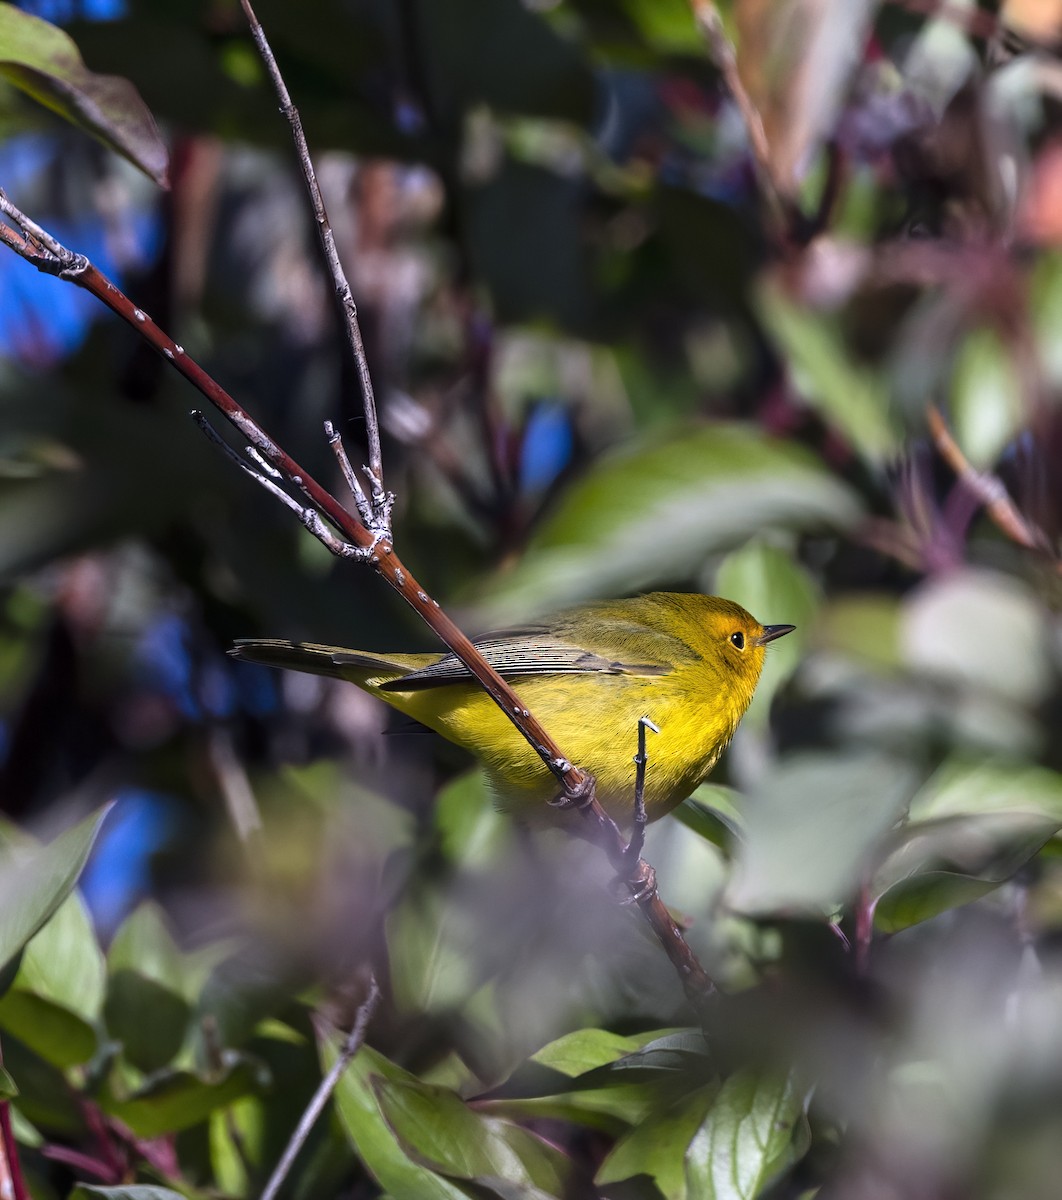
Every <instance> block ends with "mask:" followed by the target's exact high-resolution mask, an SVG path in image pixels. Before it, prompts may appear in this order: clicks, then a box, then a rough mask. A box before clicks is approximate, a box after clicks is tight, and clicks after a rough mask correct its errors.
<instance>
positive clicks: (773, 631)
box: [756, 625, 796, 646]
mask: <svg viewBox="0 0 1062 1200" xmlns="http://www.w3.org/2000/svg"><path fill="white" fill-rule="evenodd" d="M794 629H796V626H795V625H764V627H763V633H761V634H760V636H759V637H758V638H756V645H757V646H766V645H767V643H768V642H773V641H774V640H775V638H780V637H785V635H786V634H787V633H792V632H793V630H794Z"/></svg>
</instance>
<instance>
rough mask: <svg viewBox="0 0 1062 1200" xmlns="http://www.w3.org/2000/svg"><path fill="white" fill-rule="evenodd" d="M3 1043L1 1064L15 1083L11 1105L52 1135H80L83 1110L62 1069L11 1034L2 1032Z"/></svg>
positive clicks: (82, 1125) (28, 1120) (82, 1131)
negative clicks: (13, 1099) (15, 1088)
mask: <svg viewBox="0 0 1062 1200" xmlns="http://www.w3.org/2000/svg"><path fill="white" fill-rule="evenodd" d="M3 1043H4V1067H5V1068H6V1069H7V1070H8V1071H9V1072H10V1073H11V1078H12V1079H14V1080H15V1081H16V1082H17V1083H18V1098H17V1099H16V1100H15V1101H14V1109H16V1110H17V1111H18V1112H19V1113H21V1115H22V1116H23V1117H24V1118H25V1120H26V1121H27V1122H29V1123H31V1125H35V1126H39V1127H40V1128H41V1129H46V1130H48V1132H49V1136H51V1137H54V1136H56V1135H57V1134H61V1135H63V1136H64V1137H69V1138H72V1139H77V1138H79V1137H81V1136H82V1135H83V1134H84V1131H85V1118H84V1113H83V1112H82V1110H81V1107H80V1104H79V1101H78V1098H77V1096H76V1095H75V1093H74V1091H73V1089H72V1088H71V1087H70V1083H69V1081H68V1079H67V1077H66V1075H65V1074H64V1072H63V1071H62V1070H60V1068H58V1067H56V1066H53V1065H52V1064H51V1063H49V1062H46V1061H45V1060H44V1059H43V1058H41V1057H40V1055H38V1054H35V1053H34V1052H33V1051H32V1050H30V1048H29V1047H28V1046H26V1045H25V1043H24V1042H22V1041H21V1040H20V1039H19V1038H16V1037H15V1036H14V1035H7V1036H5V1037H4V1039H3Z"/></svg>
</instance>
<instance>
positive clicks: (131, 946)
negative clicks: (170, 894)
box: [104, 902, 190, 1073]
mask: <svg viewBox="0 0 1062 1200" xmlns="http://www.w3.org/2000/svg"><path fill="white" fill-rule="evenodd" d="M107 966H108V970H109V978H108V981H107V1002H106V1005H105V1006H104V1018H105V1020H106V1023H107V1029H108V1032H109V1033H110V1034H111V1035H112V1036H113V1037H115V1038H116V1039H117V1040H118V1041H120V1042H121V1043H122V1047H123V1050H124V1053H125V1056H126V1058H127V1059H128V1060H129V1062H131V1063H132V1064H133V1065H134V1066H136V1067H138V1068H139V1069H140V1070H142V1071H146V1072H149V1073H150V1072H152V1071H158V1070H160V1069H161V1068H163V1067H164V1066H166V1065H167V1064H168V1063H169V1062H171V1061H172V1059H173V1058H174V1057H175V1056H176V1054H177V1052H178V1051H179V1050H180V1048H181V1045H182V1044H183V1042H184V1039H185V1035H186V1033H187V1031H188V1020H189V1016H190V1005H189V1002H188V997H187V994H186V991H185V989H186V986H187V981H186V980H185V979H184V975H185V971H184V968H183V963H182V958H181V952H180V950H179V949H178V948H177V945H176V943H175V942H174V940H173V936H172V935H171V933H170V931H169V926H168V925H167V922H166V918H165V914H164V913H163V911H162V909H161V908H159V907H158V905H156V904H152V903H150V902H149V903H145V904H141V905H140V906H139V907H138V908H137V909H135V910H134V911H133V912H132V913H130V915H129V916H128V917H127V918H126V919H125V921H123V923H122V925H121V927H120V928H119V930H118V932H117V933H116V934H115V935H114V940H113V941H112V942H111V947H110V950H109V951H108V953H107ZM145 1013H150V1014H151V1020H150V1021H145V1020H144V1014H145Z"/></svg>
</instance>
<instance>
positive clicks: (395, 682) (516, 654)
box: [379, 636, 671, 692]
mask: <svg viewBox="0 0 1062 1200" xmlns="http://www.w3.org/2000/svg"><path fill="white" fill-rule="evenodd" d="M476 649H477V650H478V651H479V652H480V654H482V655H483V657H484V658H485V659H486V660H487V662H488V663H490V665H491V666H492V667H493V668H494V669H495V670H496V671H497V672H498V674H499V675H501V676H503V677H505V678H507V679H512V678H518V677H519V676H526V675H593V674H600V675H666V674H667V673H668V672H669V671H670V670H671V668H670V667H669V666H667V665H666V664H664V663H652V662H644V663H639V662H624V661H622V660H620V659H615V658H609V657H607V656H606V655H603V654H598V653H596V652H594V651H592V650H586V649H584V648H583V647H581V646H573V645H571V644H570V643H568V642H563V641H549V640H546V639H544V638H540V637H529V638H526V639H524V638H513V637H510V636H503V637H492V638H483V639H481V640H478V641H477V642H476ZM471 678H472V673H471V672H470V671H469V670H468V668H467V667H466V666H465V665H464V663H462V662H461V660H460V659H459V658H458V657H457V655H456V654H444V655H443V656H442V658H440V659H438V660H437V661H436V662H433V663H429V664H428V666H426V667H420V668H419V669H418V670H416V671H410V672H409V674H408V675H403V676H402V677H401V678H400V679H392V680H389V681H388V682H387V683H382V684H380V685H379V687H380V690H381V691H389V692H413V691H420V690H422V689H424V688H433V687H445V686H446V685H447V684H452V683H461V682H466V681H468V680H470V679H471Z"/></svg>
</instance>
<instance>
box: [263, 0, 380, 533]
mask: <svg viewBox="0 0 1062 1200" xmlns="http://www.w3.org/2000/svg"><path fill="white" fill-rule="evenodd" d="M240 3H241V4H242V6H243V11H244V15H245V16H246V17H247V23H248V25H249V26H250V28H251V36H252V37H253V38H254V42H255V45H256V46H257V47H258V53H259V55H260V56H261V59H262V62H263V63H264V64H265V67H266V70H267V71H268V72H269V78H270V80H271V81H272V83H273V89H274V91H275V92H276V94H277V99H278V100H279V101H280V111H281V113H282V114H283V116H284V119H285V120H286V121H287V123H288V125H289V126H290V127H291V136H292V138H293V140H294V142H295V152H296V154H297V155H298V159H299V166H300V167H301V168H302V177H303V180H304V181H305V183H306V190H307V192H308V193H309V196H310V204H311V206H312V208H313V216H314V225H315V226H316V227H317V233H318V236H319V237H320V239H321V248H322V249H323V251H324V256H325V261H326V262H327V263H328V270H329V272H330V273H331V275H332V286H333V288H334V290H335V294H336V299H337V300H338V301H339V306H340V308H341V310H342V316H343V327H344V330H345V332H346V337H347V345H348V346H349V348H350V354H351V357H352V358H353V360H354V366H355V369H356V370H357V372H358V383H359V384H360V385H361V403H362V408H363V410H364V412H365V429H366V434H367V436H368V442H369V465H368V466H367V467H366V468H365V474H366V476H367V478H368V480H369V483H370V485H371V488H372V503H371V506H370V507H369V508H368V509H367V519H366V516H365V515H363V520H365V524H366V526H367V527H368V528H369V529H371V530H372V531H373V532H374V533H376V532H378V531H379V532H386V533H387V535H388V536H390V514H391V506H392V505H393V503H394V497H393V496H390V497H389V496H388V494H387V492H386V491H385V490H384V485H383V477H384V476H383V454H382V451H381V449H380V422H379V418H378V416H377V412H376V397H375V393H374V392H373V386H372V376H371V375H370V373H369V360H368V359H367V358H366V356H365V343H364V342H363V340H362V336H361V326H360V325H359V323H358V309H357V305H356V304H355V303H354V295H353V293H352V292H351V290H350V283H349V282H348V281H347V276H346V273H345V272H344V270H343V264H342V263H341V262H340V261H339V251H338V250H337V249H336V239H335V235H334V234H333V233H332V225H331V222H330V221H329V220H328V212H327V211H326V209H325V203H324V196H323V195H322V194H321V187H320V184H318V182H317V172H316V171H315V170H314V167H313V160H312V159H311V158H310V149H309V146H308V145H307V143H306V134H305V132H304V131H303V128H302V118H301V117H300V116H299V110H298V109H297V108H296V107H295V105H294V104H293V103H292V99H291V96H290V95H289V94H288V88H287V84H285V82H284V77H283V75H281V73H280V68H279V67H278V66H277V60H276V59H275V58H274V57H273V51H272V49H271V47H270V45H269V42H268V40H267V39H266V35H265V30H264V29H263V28H262V25H261V22H260V21H259V20H258V17H257V15H256V14H255V11H254V9H253V8H252V7H251V3H250V0H240ZM351 490H352V491H354V494H355V496H358V495H359V494H360V493H361V486H360V484H359V485H358V486H357V489H356V490H355V489H354V488H352V489H351ZM360 511H361V509H360V505H359V512H360Z"/></svg>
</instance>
